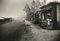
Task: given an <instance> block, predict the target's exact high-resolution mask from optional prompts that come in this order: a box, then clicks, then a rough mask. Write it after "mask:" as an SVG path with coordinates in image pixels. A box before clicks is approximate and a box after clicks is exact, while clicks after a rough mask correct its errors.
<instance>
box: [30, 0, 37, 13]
mask: <svg viewBox="0 0 60 41" xmlns="http://www.w3.org/2000/svg"><path fill="white" fill-rule="evenodd" d="M35 10H36V2H35V1H34V0H33V1H32V2H31V12H35Z"/></svg>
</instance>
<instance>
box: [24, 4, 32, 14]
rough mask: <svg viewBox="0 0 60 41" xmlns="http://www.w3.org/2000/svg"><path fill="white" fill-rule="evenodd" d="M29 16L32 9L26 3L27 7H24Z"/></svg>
mask: <svg viewBox="0 0 60 41" xmlns="http://www.w3.org/2000/svg"><path fill="white" fill-rule="evenodd" d="M23 10H24V11H25V12H26V13H27V14H29V13H30V12H31V10H30V7H29V5H28V4H27V3H26V4H25V7H24V9H23Z"/></svg>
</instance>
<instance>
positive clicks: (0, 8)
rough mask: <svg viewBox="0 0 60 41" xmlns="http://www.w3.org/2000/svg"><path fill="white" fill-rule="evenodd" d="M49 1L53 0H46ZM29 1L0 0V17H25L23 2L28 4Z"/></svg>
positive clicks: (41, 0) (30, 0)
mask: <svg viewBox="0 0 60 41" xmlns="http://www.w3.org/2000/svg"><path fill="white" fill-rule="evenodd" d="M35 1H36V0H35ZM50 1H53V0H47V3H48V2H50ZM58 1H59V0H58ZM31 2H32V0H0V17H14V18H18V19H22V18H23V17H25V12H24V11H23V8H24V6H25V3H28V4H30V3H31ZM40 2H43V0H40Z"/></svg>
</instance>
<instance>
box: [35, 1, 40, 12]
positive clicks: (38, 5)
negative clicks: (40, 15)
mask: <svg viewBox="0 0 60 41" xmlns="http://www.w3.org/2000/svg"><path fill="white" fill-rule="evenodd" d="M39 8H40V1H39V0H37V1H36V11H37V10H38V9H39Z"/></svg>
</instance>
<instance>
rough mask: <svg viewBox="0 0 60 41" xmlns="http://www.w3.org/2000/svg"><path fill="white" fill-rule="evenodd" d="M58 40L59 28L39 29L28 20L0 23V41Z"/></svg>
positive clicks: (59, 37)
mask: <svg viewBox="0 0 60 41" xmlns="http://www.w3.org/2000/svg"><path fill="white" fill-rule="evenodd" d="M58 40H59V41H60V30H46V29H41V28H40V26H39V25H38V24H33V23H31V22H29V21H25V22H23V21H22V22H20V21H19V20H14V21H12V22H8V23H4V24H1V25H0V41H58Z"/></svg>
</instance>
